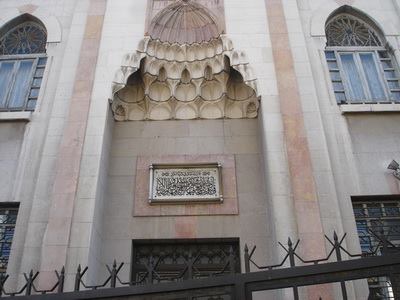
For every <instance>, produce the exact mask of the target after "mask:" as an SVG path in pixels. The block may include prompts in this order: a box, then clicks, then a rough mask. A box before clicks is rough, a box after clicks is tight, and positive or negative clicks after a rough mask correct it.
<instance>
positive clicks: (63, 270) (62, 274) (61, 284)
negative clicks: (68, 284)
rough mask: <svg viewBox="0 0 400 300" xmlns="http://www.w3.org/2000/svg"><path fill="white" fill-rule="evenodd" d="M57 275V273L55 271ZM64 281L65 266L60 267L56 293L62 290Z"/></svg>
mask: <svg viewBox="0 0 400 300" xmlns="http://www.w3.org/2000/svg"><path fill="white" fill-rule="evenodd" d="M57 276H58V273H57ZM64 281H65V268H64V267H62V269H61V272H60V275H59V276H58V289H57V293H62V292H64Z"/></svg>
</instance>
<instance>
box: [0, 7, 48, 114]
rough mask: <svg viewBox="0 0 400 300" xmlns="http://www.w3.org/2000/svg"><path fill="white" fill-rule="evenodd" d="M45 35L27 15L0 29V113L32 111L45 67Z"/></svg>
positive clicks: (35, 21)
mask: <svg viewBox="0 0 400 300" xmlns="http://www.w3.org/2000/svg"><path fill="white" fill-rule="evenodd" d="M46 40H47V32H46V29H45V27H44V25H43V24H42V23H41V22H40V21H39V20H37V19H35V18H34V17H32V16H30V15H22V16H20V17H18V18H16V19H14V20H12V21H10V22H9V23H8V24H6V25H5V26H4V27H3V28H2V29H1V30H0V111H32V110H34V109H35V106H36V102H37V98H38V95H39V89H40V85H41V82H42V78H43V73H44V69H45V66H46V60H47V58H46Z"/></svg>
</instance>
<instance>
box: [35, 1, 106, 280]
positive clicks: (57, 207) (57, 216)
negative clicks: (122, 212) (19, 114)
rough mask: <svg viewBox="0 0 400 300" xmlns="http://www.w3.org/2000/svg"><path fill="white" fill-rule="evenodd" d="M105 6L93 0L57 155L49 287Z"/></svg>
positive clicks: (63, 243)
mask: <svg viewBox="0 0 400 300" xmlns="http://www.w3.org/2000/svg"><path fill="white" fill-rule="evenodd" d="M105 7H106V0H90V6H89V10H88V16H87V19H86V25H85V33H84V37H83V41H82V45H81V51H80V56H79V65H78V68H77V73H76V77H75V82H74V89H73V93H72V96H71V100H70V104H69V115H68V118H67V120H66V123H65V127H64V132H63V136H62V139H61V144H60V149H59V152H58V154H57V162H56V172H55V179H54V186H53V190H52V193H51V196H50V197H51V207H50V213H49V221H48V224H47V228H46V232H45V236H44V240H43V248H42V255H41V257H42V258H41V267H40V271H41V280H40V281H41V284H42V285H45V286H47V285H48V286H51V285H52V284H53V280H52V278H53V277H52V276H53V272H54V270H59V269H61V268H62V266H64V265H65V264H66V259H67V250H68V246H69V242H70V234H71V225H72V218H73V212H74V204H75V198H76V194H77V188H78V182H79V172H80V166H81V157H82V153H83V145H84V138H85V133H86V127H87V120H88V113H89V107H90V101H91V93H92V89H93V82H94V74H95V70H96V63H97V57H98V49H99V45H100V39H101V32H102V27H103V19H104V13H105ZM48 286H47V287H48Z"/></svg>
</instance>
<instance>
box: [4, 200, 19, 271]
mask: <svg viewBox="0 0 400 300" xmlns="http://www.w3.org/2000/svg"><path fill="white" fill-rule="evenodd" d="M17 214H18V206H10V207H0V273H5V272H6V269H7V264H8V259H9V257H10V251H11V243H12V240H13V237H14V230H15V223H16V221H17Z"/></svg>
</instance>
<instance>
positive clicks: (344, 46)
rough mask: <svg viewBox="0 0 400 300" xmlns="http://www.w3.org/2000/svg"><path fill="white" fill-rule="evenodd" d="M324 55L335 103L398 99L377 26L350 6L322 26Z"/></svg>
mask: <svg viewBox="0 0 400 300" xmlns="http://www.w3.org/2000/svg"><path fill="white" fill-rule="evenodd" d="M325 32H326V38H327V45H326V51H325V56H326V60H327V62H328V67H329V72H330V76H331V80H332V85H333V89H334V93H335V97H336V100H337V103H338V104H352V103H385V102H390V103H391V102H400V85H399V76H398V70H397V67H396V65H395V61H394V59H393V58H392V56H391V54H390V51H388V49H387V48H385V44H386V42H385V38H384V35H383V33H382V32H381V30H380V29H379V28H378V27H377V26H376V25H375V24H374V23H373V22H372V21H371V20H369V19H368V18H367V17H365V16H363V15H362V14H360V13H358V12H356V11H355V10H353V9H351V8H350V7H343V8H341V9H339V10H337V11H336V12H335V13H334V14H333V16H331V17H330V18H329V19H328V21H327V23H326V27H325Z"/></svg>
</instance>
